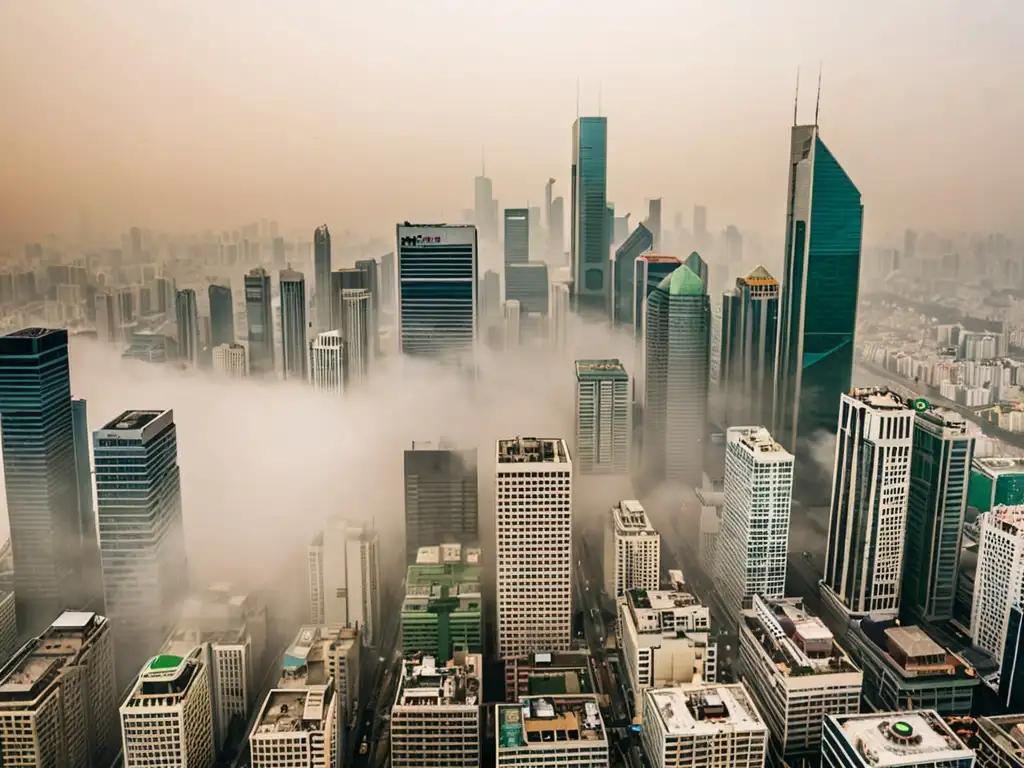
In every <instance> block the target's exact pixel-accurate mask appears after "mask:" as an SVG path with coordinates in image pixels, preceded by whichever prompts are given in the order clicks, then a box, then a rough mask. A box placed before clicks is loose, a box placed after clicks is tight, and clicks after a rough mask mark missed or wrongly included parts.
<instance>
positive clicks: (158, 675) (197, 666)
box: [120, 648, 256, 768]
mask: <svg viewBox="0 0 1024 768" xmlns="http://www.w3.org/2000/svg"><path fill="white" fill-rule="evenodd" d="M120 713H121V740H122V748H123V750H124V753H123V759H124V768H154V766H171V765H174V766H180V768H212V766H213V764H214V758H215V757H216V753H215V750H214V746H213V739H214V734H213V702H212V699H211V695H210V670H209V668H208V667H207V666H206V664H205V663H204V655H203V649H202V648H196V649H194V650H193V651H192V652H191V653H190V654H189V655H188V656H186V657H184V658H182V657H181V656H172V655H167V654H165V655H161V656H155V657H153V658H152V659H151V660H150V661H148V662H147V663H146V665H145V666H144V667H143V668H142V671H141V672H140V673H139V677H138V679H137V680H136V681H135V684H134V685H133V686H132V690H131V692H130V693H129V694H128V698H127V699H125V701H124V703H123V704H122V705H121V710H120ZM253 757H255V750H254V754H253ZM253 765H254V766H255V765H256V762H255V760H254V761H253Z"/></svg>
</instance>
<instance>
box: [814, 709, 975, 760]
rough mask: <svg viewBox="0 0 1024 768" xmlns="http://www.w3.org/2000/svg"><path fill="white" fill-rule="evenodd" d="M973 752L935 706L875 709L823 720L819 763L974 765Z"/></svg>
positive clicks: (827, 717) (831, 716)
mask: <svg viewBox="0 0 1024 768" xmlns="http://www.w3.org/2000/svg"><path fill="white" fill-rule="evenodd" d="M974 762H975V754H974V751H973V750H970V749H968V748H967V747H966V746H965V745H964V743H963V742H962V741H961V740H960V738H959V737H958V736H957V735H956V734H955V733H954V732H953V730H952V729H951V728H950V727H949V726H948V725H946V723H945V722H944V721H943V719H942V718H941V717H939V715H938V713H936V712H935V711H933V710H917V711H914V712H873V713H865V714H862V715H858V714H850V715H840V716H838V717H836V716H833V715H827V716H826V717H825V720H824V723H823V725H822V749H821V768H973V766H974Z"/></svg>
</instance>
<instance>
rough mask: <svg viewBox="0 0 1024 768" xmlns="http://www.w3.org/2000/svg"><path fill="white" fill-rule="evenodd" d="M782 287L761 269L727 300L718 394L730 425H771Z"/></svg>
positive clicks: (741, 282)
mask: <svg viewBox="0 0 1024 768" xmlns="http://www.w3.org/2000/svg"><path fill="white" fill-rule="evenodd" d="M778 330H779V284H778V282H777V281H776V280H775V278H774V277H772V276H771V275H770V274H768V270H766V269H765V268H764V267H762V266H760V265H758V266H757V267H756V268H755V269H754V271H753V272H751V273H750V274H749V275H747V276H746V277H739V278H736V289H735V290H734V291H731V292H728V293H725V294H724V295H723V296H722V340H721V356H720V361H721V362H720V363H719V368H718V390H719V392H720V393H721V394H722V395H723V400H724V403H723V407H724V417H725V418H724V421H725V424H726V425H727V426H732V425H739V424H771V423H772V406H773V403H774V386H775V344H776V341H777V339H776V336H777V333H778Z"/></svg>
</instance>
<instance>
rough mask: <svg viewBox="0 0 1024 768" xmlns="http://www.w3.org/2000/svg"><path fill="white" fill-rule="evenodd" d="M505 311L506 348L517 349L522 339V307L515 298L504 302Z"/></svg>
mask: <svg viewBox="0 0 1024 768" xmlns="http://www.w3.org/2000/svg"><path fill="white" fill-rule="evenodd" d="M502 309H503V310H504V313H505V349H516V348H517V347H518V346H519V344H520V342H521V341H522V330H523V326H522V307H520V306H519V302H518V301H516V300H515V299H508V300H506V301H505V302H504V303H503V304H502Z"/></svg>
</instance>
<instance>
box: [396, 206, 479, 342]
mask: <svg viewBox="0 0 1024 768" xmlns="http://www.w3.org/2000/svg"><path fill="white" fill-rule="evenodd" d="M397 238H398V291H399V306H398V340H399V348H400V349H401V351H402V353H403V354H406V355H414V356H425V357H448V356H457V355H472V354H473V351H474V347H475V346H476V342H477V328H478V325H477V320H478V319H477V296H476V281H477V242H476V229H475V228H474V227H464V226H452V225H448V224H426V225H417V226H413V225H410V224H399V225H398V227H397Z"/></svg>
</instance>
